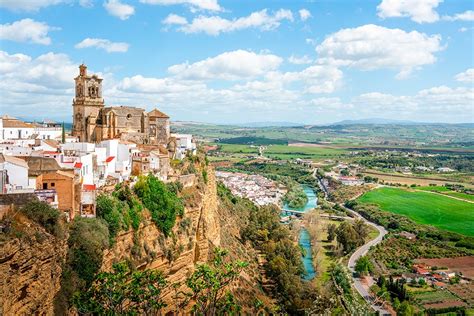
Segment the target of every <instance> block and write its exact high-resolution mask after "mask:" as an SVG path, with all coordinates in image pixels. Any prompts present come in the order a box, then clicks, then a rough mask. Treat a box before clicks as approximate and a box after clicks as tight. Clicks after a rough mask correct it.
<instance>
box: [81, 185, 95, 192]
mask: <svg viewBox="0 0 474 316" xmlns="http://www.w3.org/2000/svg"><path fill="white" fill-rule="evenodd" d="M82 189H83V190H84V191H95V184H84V185H83V186H82Z"/></svg>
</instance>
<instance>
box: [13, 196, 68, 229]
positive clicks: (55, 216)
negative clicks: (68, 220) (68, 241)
mask: <svg viewBox="0 0 474 316" xmlns="http://www.w3.org/2000/svg"><path fill="white" fill-rule="evenodd" d="M21 212H22V213H23V214H25V215H26V216H27V217H28V218H29V219H31V220H32V221H34V222H36V223H38V224H39V225H41V226H42V227H43V228H44V229H46V231H47V232H48V233H50V234H52V235H54V236H56V237H58V238H63V237H64V222H63V220H62V219H61V212H60V211H58V210H57V209H55V208H53V207H51V206H49V205H48V204H46V203H44V202H39V201H32V202H29V203H28V204H26V205H25V206H23V208H22V209H21Z"/></svg>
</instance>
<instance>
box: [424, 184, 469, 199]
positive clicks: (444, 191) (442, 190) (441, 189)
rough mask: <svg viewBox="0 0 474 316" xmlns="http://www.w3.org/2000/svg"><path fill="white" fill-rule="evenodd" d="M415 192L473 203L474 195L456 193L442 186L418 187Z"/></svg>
mask: <svg viewBox="0 0 474 316" xmlns="http://www.w3.org/2000/svg"><path fill="white" fill-rule="evenodd" d="M416 189H417V190H422V191H430V192H436V193H440V194H444V195H447V196H452V197H455V198H458V199H463V200H467V201H473V202H474V195H472V194H466V193H462V192H456V191H452V190H450V189H448V188H447V187H444V186H428V187H419V188H416Z"/></svg>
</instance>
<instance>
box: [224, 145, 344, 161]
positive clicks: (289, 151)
mask: <svg viewBox="0 0 474 316" xmlns="http://www.w3.org/2000/svg"><path fill="white" fill-rule="evenodd" d="M220 145H221V146H222V147H221V148H222V149H221V151H222V152H226V153H231V154H257V153H258V147H250V146H249V145H240V144H220ZM347 152H348V150H346V149H342V148H326V147H309V146H308V147H293V146H287V145H269V146H266V149H265V151H264V155H265V156H266V157H271V158H280V159H296V158H301V159H329V158H334V157H340V156H341V155H344V154H346V153H347Z"/></svg>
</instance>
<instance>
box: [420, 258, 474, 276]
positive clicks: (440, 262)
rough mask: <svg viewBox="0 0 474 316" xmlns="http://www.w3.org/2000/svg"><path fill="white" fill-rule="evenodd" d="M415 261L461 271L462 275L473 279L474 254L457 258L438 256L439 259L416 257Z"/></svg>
mask: <svg viewBox="0 0 474 316" xmlns="http://www.w3.org/2000/svg"><path fill="white" fill-rule="evenodd" d="M415 262H417V263H424V264H427V265H429V266H432V267H433V266H436V267H447V268H448V269H450V270H452V271H455V272H461V273H462V274H463V275H464V276H466V277H468V278H470V279H474V256H468V257H458V258H439V259H423V258H422V259H416V260H415Z"/></svg>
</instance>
